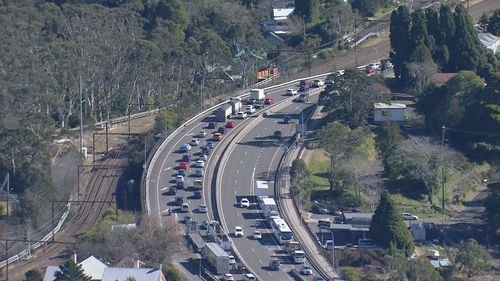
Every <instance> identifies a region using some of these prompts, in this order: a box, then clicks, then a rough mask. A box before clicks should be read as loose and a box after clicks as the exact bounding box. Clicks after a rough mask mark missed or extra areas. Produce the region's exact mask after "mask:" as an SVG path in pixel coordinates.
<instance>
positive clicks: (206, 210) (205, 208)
mask: <svg viewBox="0 0 500 281" xmlns="http://www.w3.org/2000/svg"><path fill="white" fill-rule="evenodd" d="M198 212H200V213H206V212H208V208H207V205H205V204H200V206H199V207H198Z"/></svg>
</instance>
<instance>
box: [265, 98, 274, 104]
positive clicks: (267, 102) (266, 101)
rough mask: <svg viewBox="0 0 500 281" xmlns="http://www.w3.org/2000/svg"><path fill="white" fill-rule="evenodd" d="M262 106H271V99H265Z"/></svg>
mask: <svg viewBox="0 0 500 281" xmlns="http://www.w3.org/2000/svg"><path fill="white" fill-rule="evenodd" d="M264 104H267V105H271V104H273V99H272V98H266V100H265V101H264Z"/></svg>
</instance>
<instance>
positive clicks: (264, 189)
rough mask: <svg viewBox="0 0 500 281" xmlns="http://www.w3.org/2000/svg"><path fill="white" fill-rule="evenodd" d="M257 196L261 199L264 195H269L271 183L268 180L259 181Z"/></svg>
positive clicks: (256, 190)
mask: <svg viewBox="0 0 500 281" xmlns="http://www.w3.org/2000/svg"><path fill="white" fill-rule="evenodd" d="M255 196H256V197H257V199H260V198H262V197H269V185H268V183H267V181H257V188H256V189H255Z"/></svg>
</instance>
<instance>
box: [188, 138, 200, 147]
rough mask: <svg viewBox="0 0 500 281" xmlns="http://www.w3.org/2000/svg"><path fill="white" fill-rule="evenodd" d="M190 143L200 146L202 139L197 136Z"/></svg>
mask: <svg viewBox="0 0 500 281" xmlns="http://www.w3.org/2000/svg"><path fill="white" fill-rule="evenodd" d="M190 144H191V146H198V145H199V144H200V140H199V139H197V138H193V139H192V140H191V143H190Z"/></svg>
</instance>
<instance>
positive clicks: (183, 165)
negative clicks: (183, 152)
mask: <svg viewBox="0 0 500 281" xmlns="http://www.w3.org/2000/svg"><path fill="white" fill-rule="evenodd" d="M179 169H181V170H189V163H188V162H181V163H180V164H179Z"/></svg>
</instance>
